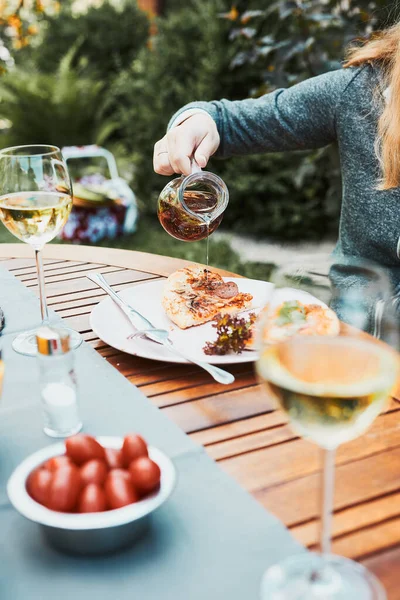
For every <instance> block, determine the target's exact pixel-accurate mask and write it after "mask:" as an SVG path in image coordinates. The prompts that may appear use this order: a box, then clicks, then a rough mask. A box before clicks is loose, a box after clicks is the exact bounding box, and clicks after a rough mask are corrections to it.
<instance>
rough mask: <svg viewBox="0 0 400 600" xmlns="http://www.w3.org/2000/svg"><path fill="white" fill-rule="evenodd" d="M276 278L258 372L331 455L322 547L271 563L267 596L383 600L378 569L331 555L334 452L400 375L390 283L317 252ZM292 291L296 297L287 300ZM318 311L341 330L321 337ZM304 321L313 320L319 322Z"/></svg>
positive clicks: (364, 266)
mask: <svg viewBox="0 0 400 600" xmlns="http://www.w3.org/2000/svg"><path fill="white" fill-rule="evenodd" d="M272 282H273V283H274V284H275V286H276V287H275V288H274V292H273V294H272V297H271V299H270V301H269V305H268V306H267V307H266V308H265V309H264V311H263V315H262V317H261V318H260V320H259V331H258V345H259V347H260V354H259V359H258V361H257V365H256V368H257V373H258V375H259V377H260V379H261V381H262V382H263V383H264V386H265V389H266V390H267V393H268V395H269V396H270V397H271V398H274V399H275V400H276V402H277V405H278V407H279V408H281V409H282V410H283V411H284V412H285V413H286V414H287V416H288V419H289V423H290V425H291V427H292V429H293V430H294V431H295V433H297V434H298V435H299V436H301V437H302V438H304V439H307V440H309V441H310V442H313V443H315V444H317V445H318V446H319V447H320V448H322V450H323V451H324V456H325V460H324V470H323V478H322V506H321V536H320V553H319V554H317V553H312V552H309V553H304V554H300V555H296V556H293V557H291V558H289V559H287V560H286V561H283V562H282V563H279V564H276V565H273V566H272V567H270V568H269V569H268V570H267V571H266V572H265V575H264V577H263V581H262V599H263V600H321V599H323V600H385V598H386V594H385V591H384V589H383V587H382V585H381V584H380V582H379V581H378V580H377V579H376V578H375V577H374V575H373V574H372V573H370V572H369V571H368V570H367V569H365V568H364V567H363V566H362V565H359V564H357V563H355V562H353V561H351V560H348V559H346V558H343V557H340V556H335V555H332V554H331V536H330V530H331V521H332V512H333V489H334V466H335V450H336V448H337V447H338V446H339V445H340V444H343V443H346V442H348V441H350V440H353V439H355V438H357V437H358V436H360V435H362V434H363V433H364V432H365V431H366V430H367V429H368V428H369V427H370V426H371V425H372V423H373V421H374V420H375V419H376V417H377V416H378V415H379V413H380V412H382V410H384V408H385V406H386V403H387V402H388V400H389V398H390V395H391V392H392V391H393V389H394V387H395V384H396V381H397V378H398V376H399V356H398V353H397V350H398V344H399V324H398V315H396V313H395V309H394V306H395V302H394V298H393V294H392V291H391V285H390V280H389V278H388V277H387V276H386V273H385V272H384V271H383V269H381V268H380V267H379V266H377V265H375V264H372V263H371V262H368V261H363V260H361V259H352V258H344V257H342V258H332V259H331V258H328V257H325V260H324V261H321V260H319V258H318V256H314V257H305V258H303V259H302V260H301V262H296V261H293V262H292V263H290V264H287V265H284V266H283V267H281V268H280V269H278V271H277V272H276V273H275V275H274V277H273V278H272ZM288 288H289V289H288ZM285 294H286V295H288V294H289V295H290V298H291V300H290V304H288V305H287V306H286V307H285V304H284V300H283V299H284V297H285ZM310 294H311V296H310ZM296 296H297V298H298V300H294V298H296ZM307 303H308V305H312V306H314V316H311V315H312V311H311V310H309V312H307V308H306V306H307ZM308 314H309V315H310V316H309V317H307V315H308ZM321 315H322V316H323V315H325V318H326V323H328V322H329V323H330V324H332V323H333V322H334V323H335V333H336V335H323V334H322V333H327V331H324V327H323V321H322V320H321V319H322V316H321ZM283 317H284V318H283ZM307 318H309V319H315V321H314V323H313V324H314V329H311V328H310V327H308V325H309V324H310V323H311V321H307ZM317 319H320V321H319V323H317ZM279 320H280V321H279ZM277 322H278V323H279V325H280V327H277V326H276V325H277ZM317 325H318V326H317ZM332 332H333V330H332V331H331V333H332ZM274 336H275V338H274ZM277 336H279V339H278V338H277ZM295 501H296V499H293V502H295Z"/></svg>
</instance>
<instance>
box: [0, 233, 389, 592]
mask: <svg viewBox="0 0 400 600" xmlns="http://www.w3.org/2000/svg"><path fill="white" fill-rule="evenodd" d="M44 257H45V261H44V262H45V273H46V289H47V297H48V303H49V306H50V307H51V308H52V309H54V310H55V311H57V312H58V313H59V314H60V315H61V316H62V317H63V318H64V319H65V320H66V322H67V324H68V325H69V326H70V327H72V328H74V329H76V330H78V331H79V332H81V334H82V336H83V338H84V339H85V340H86V342H87V343H88V344H90V345H91V346H93V348H95V349H96V350H97V351H98V352H99V353H100V354H101V355H102V356H104V358H105V359H106V360H107V361H108V362H110V363H111V364H112V365H113V366H114V367H115V368H116V369H118V370H119V371H120V373H121V374H122V375H124V376H125V377H127V378H128V379H129V380H130V381H131V382H132V383H133V384H135V385H136V386H137V387H139V388H140V389H141V390H142V392H143V393H144V394H145V395H146V396H147V397H148V398H150V399H151V401H152V402H154V404H155V405H156V406H158V407H159V408H160V409H161V410H163V411H164V412H165V413H166V414H167V415H168V417H169V418H170V419H172V420H173V421H175V422H176V423H177V424H178V425H179V426H180V427H181V428H182V429H183V430H184V431H185V432H186V433H187V434H188V435H190V436H191V437H192V438H193V439H194V440H195V441H196V442H198V443H199V444H203V445H204V446H205V448H206V450H207V452H208V453H209V454H210V456H211V457H213V458H214V459H215V460H216V461H218V463H219V465H220V466H221V468H222V469H224V470H225V471H226V472H227V473H229V474H230V475H231V476H232V477H234V478H235V479H236V480H237V481H238V482H239V483H240V484H241V485H242V486H243V487H244V488H245V489H246V490H248V491H249V492H250V493H251V494H252V495H253V496H254V497H255V498H256V499H257V500H258V501H259V502H261V503H262V504H263V506H265V508H266V509H268V510H269V511H271V512H272V513H274V514H275V515H276V516H277V517H278V518H279V519H281V520H282V521H283V522H284V523H285V524H286V525H287V526H288V527H289V528H290V530H291V532H292V533H293V535H294V536H295V537H296V538H297V539H298V540H300V542H302V543H303V544H304V545H306V546H308V547H309V548H311V549H312V548H315V544H316V540H317V535H318V513H319V507H318V492H319V452H318V449H317V448H316V447H315V446H314V445H313V444H310V443H308V442H306V441H304V440H301V439H299V438H297V437H296V436H295V435H294V434H293V433H292V431H291V429H290V427H289V426H288V425H287V419H286V417H285V416H284V415H283V413H282V412H281V411H279V410H274V408H273V405H272V403H271V401H270V400H269V399H268V398H267V397H266V394H265V393H264V392H263V390H262V389H261V387H260V386H259V385H258V384H257V382H256V380H255V377H254V371H253V365H252V364H250V363H248V364H242V365H236V366H232V367H228V369H229V370H230V371H231V372H232V373H234V375H235V377H236V381H235V382H234V383H233V384H232V385H230V386H227V387H226V386H222V385H219V384H217V383H215V382H213V381H212V380H211V379H210V377H209V376H208V375H207V374H206V373H204V372H203V371H201V370H200V369H198V368H196V367H194V366H190V365H171V364H164V363H160V362H152V361H149V360H145V359H142V358H138V357H133V356H130V355H126V354H123V353H121V352H119V351H117V350H114V349H113V348H110V347H109V346H107V345H106V344H104V343H103V342H102V341H101V340H99V339H98V338H97V337H96V336H95V334H94V333H93V331H92V330H91V329H90V325H89V314H90V312H91V310H92V308H93V307H94V306H95V305H96V304H97V303H98V302H99V301H100V300H102V299H103V298H104V296H105V294H104V292H103V291H102V290H100V289H99V288H98V287H96V286H95V284H94V283H92V282H91V281H90V280H89V279H87V278H86V274H87V273H88V272H95V271H99V272H102V273H103V274H105V276H106V279H107V280H108V282H109V283H110V284H111V285H113V286H114V288H115V289H116V290H122V289H124V288H126V287H129V286H130V285H132V284H133V283H135V282H138V281H148V280H154V279H158V278H162V277H166V276H168V274H169V273H171V272H173V271H174V270H176V269H177V268H180V267H182V266H183V265H184V264H187V263H186V262H185V261H182V260H178V259H172V258H166V257H163V256H157V255H152V254H145V253H140V252H130V251H127V250H112V249H107V248H95V247H84V246H71V245H55V244H54V245H48V246H47V247H46V249H45V251H44ZM0 261H1V262H0V264H1V265H2V266H4V267H5V268H7V269H8V270H10V271H11V273H13V274H14V275H15V276H16V277H17V278H18V279H20V280H21V281H22V282H23V283H24V284H25V285H26V286H27V287H29V288H30V289H31V290H32V291H33V292H35V293H38V287H37V279H36V271H35V266H34V260H33V257H32V251H31V249H30V248H29V247H28V246H26V245H24V244H1V245H0ZM0 297H1V290H0ZM399 411H400V404H399V400H396V399H392V401H391V403H390V406H389V408H388V410H387V412H386V413H385V414H382V415H381V416H380V417H378V419H377V420H376V422H375V424H374V426H373V428H372V429H371V430H370V431H369V432H368V433H367V434H366V435H364V436H363V437H361V438H359V439H357V440H354V441H353V442H351V443H349V444H346V445H345V446H343V447H342V448H340V449H339V451H338V455H337V469H336V477H337V484H336V494H335V518H334V525H333V536H334V537H333V550H334V552H335V553H337V554H341V555H344V556H348V557H351V558H355V559H358V560H360V561H361V562H362V563H364V564H365V565H366V566H368V568H370V569H371V570H372V571H374V572H375V573H376V574H377V575H378V577H379V578H380V579H381V580H382V581H383V583H384V585H385V587H386V589H387V591H388V596H389V598H390V600H398V599H400V572H399V568H400V423H399V417H400V412H399ZM398 503H399V506H398ZM238 518H243V515H242V516H241V515H238ZM244 518H245V517H244ZM354 600H357V599H354Z"/></svg>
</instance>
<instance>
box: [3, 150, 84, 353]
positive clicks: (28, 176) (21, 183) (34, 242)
mask: <svg viewBox="0 0 400 600" xmlns="http://www.w3.org/2000/svg"><path fill="white" fill-rule="evenodd" d="M71 208H72V185H71V180H70V176H69V173H68V169H67V165H66V163H65V161H64V159H63V157H62V154H61V151H60V149H59V148H57V147H56V146H46V145H32V146H14V147H12V148H5V149H4V150H1V151H0V220H1V221H2V222H3V224H4V225H5V227H7V229H8V230H9V231H10V232H11V233H12V234H13V235H14V236H15V237H17V238H18V239H19V240H21V241H23V242H26V243H27V244H29V245H30V246H32V248H33V249H34V251H35V256H36V266H37V271H38V280H39V295H40V307H41V314H42V323H43V324H48V322H49V314H48V308H47V302H46V293H45V286H44V275H43V264H42V257H41V250H42V249H43V247H44V245H45V244H46V243H47V242H49V241H50V240H52V239H53V238H55V237H56V235H58V233H59V232H60V231H61V229H62V228H63V227H64V225H65V223H66V222H67V219H68V216H69V214H70V212H71ZM69 331H70V337H71V343H70V345H71V348H77V347H78V346H79V345H80V344H81V342H82V338H81V336H80V335H79V334H78V333H77V332H76V331H73V330H69ZM13 348H14V350H15V351H16V352H19V353H20V354H26V355H29V356H33V355H35V354H36V352H37V347H36V330H32V331H27V332H24V333H21V334H19V335H18V336H17V337H16V338H15V339H14V341H13Z"/></svg>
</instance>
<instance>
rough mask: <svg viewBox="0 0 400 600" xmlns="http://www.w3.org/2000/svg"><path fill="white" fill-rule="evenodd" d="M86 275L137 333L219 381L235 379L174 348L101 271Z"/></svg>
mask: <svg viewBox="0 0 400 600" xmlns="http://www.w3.org/2000/svg"><path fill="white" fill-rule="evenodd" d="M87 277H88V279H90V280H91V281H93V283H95V284H96V285H98V286H99V287H100V288H102V289H103V290H104V291H105V292H106V293H107V294H108V295H109V296H110V297H111V299H112V300H113V301H114V302H115V304H117V305H118V307H119V308H120V309H121V310H122V312H123V313H124V314H125V315H126V317H127V318H128V319H129V322H130V323H131V324H132V325H133V326H134V328H135V329H136V330H137V333H138V334H140V333H141V334H142V335H145V336H146V337H147V338H149V339H150V340H152V341H153V342H157V343H158V344H161V345H162V346H164V348H167V350H169V351H170V352H172V353H173V354H176V355H178V356H180V357H181V358H184V359H185V360H187V361H189V362H192V363H194V364H195V365H197V366H199V367H201V368H202V369H204V370H205V371H207V372H208V373H209V374H210V375H211V376H212V377H213V378H214V379H215V380H216V381H218V382H219V383H222V384H224V385H228V384H230V383H233V382H234V381H235V378H234V376H233V375H232V373H229V372H228V371H224V370H223V369H220V368H219V367H216V366H214V365H210V364H209V363H206V362H203V361H201V360H197V359H195V358H192V357H190V356H187V355H186V354H185V353H184V352H181V351H180V350H178V349H177V348H175V346H174V345H173V344H172V342H171V340H170V339H169V337H168V336H169V334H168V331H167V330H166V329H158V328H157V327H154V325H153V324H152V323H151V322H150V321H149V320H148V319H146V317H144V316H143V315H142V314H140V312H138V311H137V310H135V309H134V308H133V307H132V306H131V305H130V304H128V303H127V302H125V300H122V298H121V297H120V296H119V295H118V294H117V293H116V292H115V291H114V290H113V289H112V287H111V286H109V285H108V283H107V281H106V280H105V279H104V277H103V275H101V273H89V274H88V275H87Z"/></svg>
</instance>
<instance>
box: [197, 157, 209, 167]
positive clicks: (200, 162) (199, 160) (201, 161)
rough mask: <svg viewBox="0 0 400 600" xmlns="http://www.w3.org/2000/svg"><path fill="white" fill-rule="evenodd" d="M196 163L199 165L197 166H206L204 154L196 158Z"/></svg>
mask: <svg viewBox="0 0 400 600" xmlns="http://www.w3.org/2000/svg"><path fill="white" fill-rule="evenodd" d="M197 164H198V165H199V167H201V168H203V167H205V166H206V164H207V159H206V157H205V156H204V154H200V155H199V156H198V158H197Z"/></svg>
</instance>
